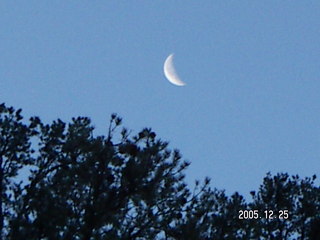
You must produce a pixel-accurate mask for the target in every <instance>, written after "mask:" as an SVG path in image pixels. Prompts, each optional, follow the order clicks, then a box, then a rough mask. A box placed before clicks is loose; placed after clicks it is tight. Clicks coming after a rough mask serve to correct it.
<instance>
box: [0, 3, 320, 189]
mask: <svg viewBox="0 0 320 240" xmlns="http://www.w3.org/2000/svg"><path fill="white" fill-rule="evenodd" d="M0 9H1V14H0V29H1V30H0V53H1V57H0V102H5V103H6V104H7V105H8V106H14V107H15V108H22V109H23V113H24V116H26V117H30V116H34V115H37V116H40V117H41V119H42V120H43V121H44V122H46V123H50V122H52V121H53V120H55V119H57V118H60V119H62V120H63V121H67V122H69V121H70V120H71V118H72V117H75V116H79V115H80V116H88V117H90V118H91V119H92V121H93V123H94V125H95V126H96V133H97V134H106V132H107V124H108V121H109V118H110V115H111V113H114V112H115V113H117V114H119V115H120V116H121V117H123V120H124V126H126V127H128V128H129V129H132V130H133V132H134V133H137V132H138V131H140V130H141V129H142V128H144V127H151V128H152V129H153V130H154V131H155V132H156V133H157V136H158V137H160V138H161V139H163V140H167V141H169V142H170V145H169V146H170V148H171V149H173V148H177V149H179V150H180V151H181V153H182V155H183V158H184V159H187V160H189V161H191V166H190V167H189V169H188V171H187V179H188V182H189V183H192V182H193V181H194V180H195V179H204V177H205V176H209V177H210V178H212V186H213V187H217V188H219V189H226V190H227V192H228V193H233V192H234V191H239V192H240V193H241V194H244V195H247V194H248V192H249V191H250V190H256V189H257V188H258V187H259V185H260V184H261V182H262V178H263V177H264V176H265V174H266V173H267V172H268V171H271V172H272V173H277V172H282V171H283V172H288V173H289V174H299V175H300V176H302V177H303V176H311V175H313V174H314V173H319V172H320V164H319V162H320V147H319V146H320V127H319V123H320V94H319V90H320V81H319V80H320V54H319V53H320V44H319V43H320V16H319V12H320V2H319V1H272V0H271V1H267V2H266V1H211V0H204V1H160V0H155V1H146V0H145V1H82V0H79V1H72V2H71V1H70V2H69V1H33V0H31V1H14V2H12V1H6V2H2V3H1V4H0ZM171 53H174V54H175V58H174V64H175V67H176V70H177V72H178V74H179V76H180V77H181V79H182V80H183V81H184V82H186V84H187V85H186V86H184V87H177V86H174V85H172V84H170V83H169V82H168V81H167V80H166V79H165V77H164V74H163V63H164V60H165V59H166V57H167V56H168V55H169V54H171Z"/></svg>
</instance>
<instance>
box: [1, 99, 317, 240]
mask: <svg viewBox="0 0 320 240" xmlns="http://www.w3.org/2000/svg"><path fill="white" fill-rule="evenodd" d="M120 125H121V118H119V117H118V116H117V115H115V114H113V115H112V116H111V120H110V123H109V128H108V131H107V133H106V135H105V136H104V135H102V136H96V135H95V134H94V128H93V126H92V124H91V122H90V119H89V118H85V117H78V118H74V119H72V121H71V123H69V124H66V123H64V122H63V121H61V120H56V121H54V122H52V123H51V124H44V123H42V122H41V120H40V119H39V118H38V117H32V118H31V119H30V120H29V122H28V123H26V122H25V121H23V118H22V116H21V110H17V111H16V110H14V109H13V108H10V107H6V106H5V105H4V104H2V105H0V163H1V164H0V166H1V168H0V180H1V182H0V183H1V184H0V193H1V197H0V201H1V204H0V206H1V208H0V230H1V238H2V239H12V240H20V239H21V240H22V239H23V240H24V239H31V240H33V239H48V240H51V239H52V240H53V239H54V240H59V239H70V240H71V239H72V240H73V239H75V240H76V239H83V240H89V239H97V240H99V239H111V240H116V239H128V240H129V239H179V240H183V239H188V240H193V239H195V240H196V239H230V240H231V239H292V238H296V239H319V219H320V209H319V208H320V190H319V187H317V186H315V183H314V181H315V179H316V177H315V176H313V177H312V178H305V179H300V178H299V177H298V176H291V177H290V176H289V175H288V174H285V173H281V174H277V175H275V176H272V175H271V174H269V173H268V174H267V176H266V177H265V178H264V180H263V184H262V185H261V186H260V189H259V191H258V192H254V191H252V192H251V194H252V197H253V200H252V202H247V201H246V200H245V199H244V198H243V197H242V196H241V195H240V194H239V193H237V192H236V193H234V194H232V195H231V196H230V197H228V196H227V195H226V194H225V192H224V191H221V190H217V189H212V188H211V187H210V180H209V179H208V178H206V179H205V180H204V181H203V183H200V182H199V181H196V183H195V187H194V188H193V189H190V188H189V187H188V186H187V184H186V183H185V176H184V172H185V169H186V168H187V167H188V165H189V163H188V162H186V161H183V160H182V159H181V155H180V153H179V151H177V150H170V149H169V148H168V143H167V142H165V141H162V140H161V139H159V138H157V136H156V134H155V132H153V131H152V130H151V129H149V128H145V129H143V130H142V131H140V132H139V133H138V134H136V135H133V136H132V135H131V134H129V132H128V130H127V129H125V128H122V129H121V126H120ZM240 210H247V211H253V210H259V211H260V214H261V213H263V211H265V210H273V211H274V212H279V211H281V210H287V211H288V214H289V218H288V219H287V218H283V219H279V218H277V219H271V218H264V217H262V218H257V219H249V218H244V219H239V211H240ZM260 216H263V215H260Z"/></svg>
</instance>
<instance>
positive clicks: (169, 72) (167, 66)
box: [163, 54, 186, 86]
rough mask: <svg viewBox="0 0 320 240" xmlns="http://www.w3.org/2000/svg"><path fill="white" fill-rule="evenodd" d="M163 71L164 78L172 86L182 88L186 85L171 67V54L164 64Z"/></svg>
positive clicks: (172, 66)
mask: <svg viewBox="0 0 320 240" xmlns="http://www.w3.org/2000/svg"><path fill="white" fill-rule="evenodd" d="M163 71H164V75H165V76H166V78H167V79H168V80H169V82H171V83H172V84H174V85H177V86H184V85H186V84H185V83H184V82H183V81H182V80H181V79H180V78H179V76H178V74H177V72H176V70H175V68H174V65H173V54H170V55H169V56H168V57H167V59H166V60H165V62H164V65H163Z"/></svg>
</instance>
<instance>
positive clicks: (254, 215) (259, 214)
mask: <svg viewBox="0 0 320 240" xmlns="http://www.w3.org/2000/svg"><path fill="white" fill-rule="evenodd" d="M238 218H239V219H245V220H247V219H249V220H250V219H262V218H264V219H270V220H271V219H284V220H286V219H289V211H288V210H279V211H275V210H264V211H259V210H239V212H238Z"/></svg>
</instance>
